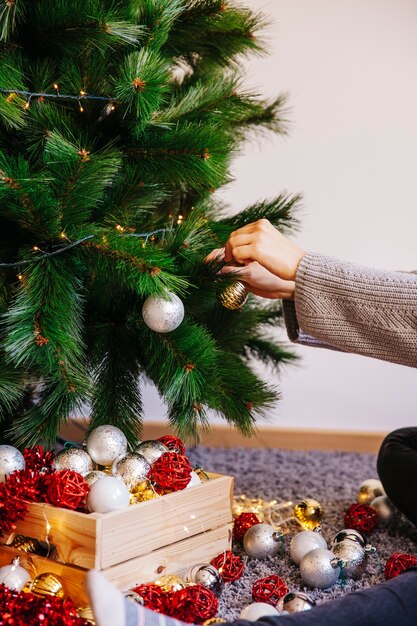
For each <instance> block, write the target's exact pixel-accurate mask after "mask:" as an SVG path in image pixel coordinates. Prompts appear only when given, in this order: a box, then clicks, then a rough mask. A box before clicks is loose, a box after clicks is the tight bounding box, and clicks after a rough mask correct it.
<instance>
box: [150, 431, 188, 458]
mask: <svg viewBox="0 0 417 626" xmlns="http://www.w3.org/2000/svg"><path fill="white" fill-rule="evenodd" d="M157 441H160V442H161V443H163V444H164V446H166V447H167V448H168V450H169V451H170V452H177V454H185V446H184V444H183V442H182V441H181V439H180V438H179V437H175V436H174V435H163V436H162V437H159V439H157Z"/></svg>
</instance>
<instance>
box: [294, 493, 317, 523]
mask: <svg viewBox="0 0 417 626" xmlns="http://www.w3.org/2000/svg"><path fill="white" fill-rule="evenodd" d="M323 514H324V511H323V507H322V505H321V504H320V502H318V501H317V500H314V499H313V498H305V499H304V500H301V502H298V503H297V504H296V505H295V507H294V517H295V518H296V520H297V521H298V522H299V523H300V525H301V526H302V527H303V528H304V530H314V528H316V527H317V526H319V525H320V522H321V519H322V517H323Z"/></svg>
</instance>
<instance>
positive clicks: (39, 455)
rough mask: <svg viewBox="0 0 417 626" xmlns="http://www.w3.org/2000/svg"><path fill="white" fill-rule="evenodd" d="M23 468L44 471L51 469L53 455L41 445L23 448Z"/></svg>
mask: <svg viewBox="0 0 417 626" xmlns="http://www.w3.org/2000/svg"><path fill="white" fill-rule="evenodd" d="M23 457H24V459H25V469H31V470H34V471H37V472H41V473H45V472H51V471H52V463H53V461H54V458H55V455H54V453H53V452H51V451H50V450H44V448H43V446H33V447H32V448H25V449H24V450H23Z"/></svg>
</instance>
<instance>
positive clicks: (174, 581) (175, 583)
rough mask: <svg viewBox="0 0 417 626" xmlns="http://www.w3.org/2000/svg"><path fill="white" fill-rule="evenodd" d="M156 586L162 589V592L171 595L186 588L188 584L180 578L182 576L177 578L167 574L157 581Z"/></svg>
mask: <svg viewBox="0 0 417 626" xmlns="http://www.w3.org/2000/svg"><path fill="white" fill-rule="evenodd" d="M155 585H158V586H159V587H161V589H162V591H164V592H165V593H170V592H171V591H179V590H180V589H184V587H186V582H185V581H184V580H183V579H182V578H180V576H175V574H166V575H165V576H162V577H161V578H159V579H158V580H156V581H155Z"/></svg>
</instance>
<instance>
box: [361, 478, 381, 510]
mask: <svg viewBox="0 0 417 626" xmlns="http://www.w3.org/2000/svg"><path fill="white" fill-rule="evenodd" d="M384 495H385V489H384V487H383V486H382V483H381V481H380V480H378V479H377V478H368V480H364V481H363V483H361V484H360V485H359V491H358V493H357V496H356V499H357V501H358V502H359V503H360V504H371V502H372V500H374V499H375V498H378V496H384Z"/></svg>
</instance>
